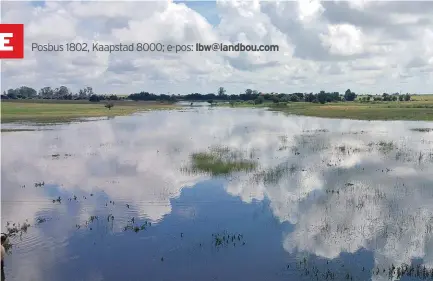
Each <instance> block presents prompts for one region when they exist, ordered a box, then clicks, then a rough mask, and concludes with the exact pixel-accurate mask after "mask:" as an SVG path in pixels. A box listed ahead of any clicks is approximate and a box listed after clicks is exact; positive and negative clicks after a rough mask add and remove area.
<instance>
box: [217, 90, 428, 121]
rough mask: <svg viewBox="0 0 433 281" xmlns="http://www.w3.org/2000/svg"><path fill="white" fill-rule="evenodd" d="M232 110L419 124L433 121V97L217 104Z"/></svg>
mask: <svg viewBox="0 0 433 281" xmlns="http://www.w3.org/2000/svg"><path fill="white" fill-rule="evenodd" d="M220 105H221V106H232V107H266V108H270V109H272V110H277V111H282V112H286V113H288V114H295V115H305V116H315V117H326V118H347V119H359V120H420V121H433V95H417V96H412V100H411V101H408V102H399V101H395V102H394V101H390V102H383V101H377V102H367V103H361V102H359V101H355V102H333V103H326V104H317V103H309V102H291V103H290V102H289V103H287V105H286V104H274V103H271V102H267V103H263V104H259V105H254V104H252V103H248V102H239V103H235V104H234V105H229V104H220Z"/></svg>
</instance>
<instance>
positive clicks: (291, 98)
mask: <svg viewBox="0 0 433 281" xmlns="http://www.w3.org/2000/svg"><path fill="white" fill-rule="evenodd" d="M290 101H292V102H298V101H299V96H298V95H296V94H293V95H290Z"/></svg>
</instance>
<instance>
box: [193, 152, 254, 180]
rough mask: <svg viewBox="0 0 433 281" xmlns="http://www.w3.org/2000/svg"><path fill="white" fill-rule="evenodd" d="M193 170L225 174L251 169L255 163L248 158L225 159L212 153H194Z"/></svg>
mask: <svg viewBox="0 0 433 281" xmlns="http://www.w3.org/2000/svg"><path fill="white" fill-rule="evenodd" d="M191 158H192V161H193V170H199V171H203V172H207V173H211V174H212V175H225V174H230V173H232V172H240V171H251V170H253V169H254V168H255V167H256V163H254V162H252V161H249V160H225V159H222V158H220V157H218V156H217V155H215V154H212V153H206V152H201V153H194V154H193V155H192V156H191Z"/></svg>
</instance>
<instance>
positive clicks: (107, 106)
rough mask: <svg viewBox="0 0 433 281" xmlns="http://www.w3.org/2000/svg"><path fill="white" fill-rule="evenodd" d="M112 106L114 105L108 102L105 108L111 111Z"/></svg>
mask: <svg viewBox="0 0 433 281" xmlns="http://www.w3.org/2000/svg"><path fill="white" fill-rule="evenodd" d="M113 106H114V103H112V102H109V103H107V104H106V105H105V107H106V108H108V109H109V110H111V108H112V107H113Z"/></svg>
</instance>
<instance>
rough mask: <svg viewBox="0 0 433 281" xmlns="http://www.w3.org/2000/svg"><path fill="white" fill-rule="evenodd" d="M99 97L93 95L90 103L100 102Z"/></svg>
mask: <svg viewBox="0 0 433 281" xmlns="http://www.w3.org/2000/svg"><path fill="white" fill-rule="evenodd" d="M99 100H100V99H99V97H98V96H97V95H91V96H90V98H89V101H91V102H99Z"/></svg>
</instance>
